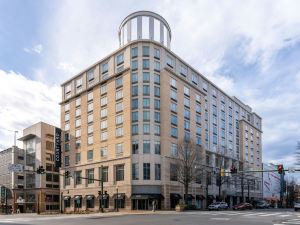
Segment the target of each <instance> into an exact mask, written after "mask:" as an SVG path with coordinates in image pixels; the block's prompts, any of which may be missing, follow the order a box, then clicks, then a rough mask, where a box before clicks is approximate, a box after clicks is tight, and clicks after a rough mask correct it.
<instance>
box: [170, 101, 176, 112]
mask: <svg viewBox="0 0 300 225" xmlns="http://www.w3.org/2000/svg"><path fill="white" fill-rule="evenodd" d="M170 110H171V111H172V112H175V113H176V112H177V104H176V103H174V102H171V105H170Z"/></svg>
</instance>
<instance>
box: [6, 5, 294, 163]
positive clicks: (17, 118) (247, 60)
mask: <svg viewBox="0 0 300 225" xmlns="http://www.w3.org/2000/svg"><path fill="white" fill-rule="evenodd" d="M299 8H300V2H299V1H292V0H290V1H289V0H287V1H276V0H272V1H271V0H264V1H259V0H258V1H210V0H205V1H204V0H203V1H192V0H191V1H170V0H161V1H157V0H156V1H135V0H130V1H98V0H84V1H83V0H72V1H71V0H69V1H67V0H62V1H58V0H54V1H33V0H26V1H18V0H2V1H0V83H1V86H3V87H4V88H1V89H0V124H1V126H0V137H1V139H0V148H4V147H7V146H10V145H11V143H12V140H13V137H12V133H11V132H9V131H6V130H5V129H10V130H19V131H21V130H22V129H23V128H24V127H26V126H28V125H30V124H32V123H35V122H38V121H40V120H43V121H45V122H49V123H53V124H55V125H59V106H58V104H57V103H58V102H59V101H60V93H61V91H60V87H59V85H60V83H61V82H62V81H64V80H66V79H67V78H69V77H71V76H73V75H74V74H76V73H78V72H80V71H81V70H82V69H84V68H85V67H87V66H89V65H90V64H92V63H94V62H95V61H97V60H99V59H101V58H102V57H104V56H106V55H107V54H109V53H111V52H112V51H114V50H115V49H116V48H118V38H117V31H118V27H119V24H120V23H121V21H122V20H123V18H124V17H126V16H127V15H128V14H129V13H132V12H134V11H137V10H150V11H155V12H157V13H159V14H161V15H162V16H163V17H164V18H165V19H166V20H167V21H168V22H169V24H170V27H171V30H172V43H171V49H172V51H174V52H175V53H176V54H178V55H179V56H181V57H182V58H183V59H184V60H185V61H186V62H188V63H189V64H191V65H192V66H193V67H195V68H196V69H198V71H199V72H201V73H202V74H204V75H205V76H207V77H208V78H209V79H210V80H212V81H213V82H215V83H216V84H217V85H218V86H219V87H221V88H222V89H224V90H225V91H226V92H227V93H228V94H230V95H235V96H237V97H238V98H240V99H241V100H242V101H244V102H245V103H246V104H249V105H250V106H251V107H252V108H253V110H254V111H255V112H256V113H257V114H259V115H260V116H261V117H262V118H263V132H264V133H263V160H264V161H265V162H274V163H280V162H283V163H285V164H286V165H293V163H294V156H293V153H294V151H295V146H296V142H297V141H299V140H300V132H299V131H300V116H299V115H300V60H299V58H300V14H299V12H298V9H299ZM3 128H5V129H3ZM19 135H21V133H20V134H19Z"/></svg>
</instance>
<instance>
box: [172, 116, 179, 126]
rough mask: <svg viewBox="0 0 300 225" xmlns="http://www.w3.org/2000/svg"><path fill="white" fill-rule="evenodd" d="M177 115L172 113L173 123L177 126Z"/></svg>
mask: <svg viewBox="0 0 300 225" xmlns="http://www.w3.org/2000/svg"><path fill="white" fill-rule="evenodd" d="M177 122H178V121H177V116H176V115H171V124H172V125H175V126H177Z"/></svg>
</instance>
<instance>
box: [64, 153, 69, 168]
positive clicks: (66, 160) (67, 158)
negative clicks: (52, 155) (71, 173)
mask: <svg viewBox="0 0 300 225" xmlns="http://www.w3.org/2000/svg"><path fill="white" fill-rule="evenodd" d="M69 165H70V157H69V156H68V155H67V156H65V166H69Z"/></svg>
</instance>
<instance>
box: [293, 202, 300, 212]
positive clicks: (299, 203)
mask: <svg viewBox="0 0 300 225" xmlns="http://www.w3.org/2000/svg"><path fill="white" fill-rule="evenodd" d="M294 209H295V211H298V210H299V209H300V201H295V202H294Z"/></svg>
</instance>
